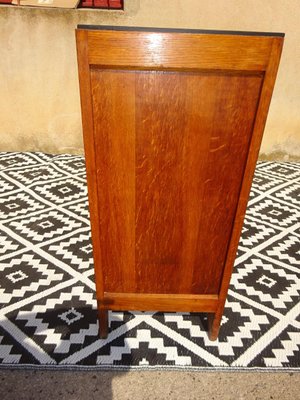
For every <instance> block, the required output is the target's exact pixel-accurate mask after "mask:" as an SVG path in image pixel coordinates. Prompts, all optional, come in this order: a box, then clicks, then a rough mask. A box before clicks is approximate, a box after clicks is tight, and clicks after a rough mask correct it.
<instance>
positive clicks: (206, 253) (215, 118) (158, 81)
mask: <svg viewBox="0 0 300 400" xmlns="http://www.w3.org/2000/svg"><path fill="white" fill-rule="evenodd" d="M261 82H262V76H261V75H257V74H256V75H255V74H253V75H241V74H238V75H232V74H231V75H229V74H218V75H216V74H209V73H206V74H205V73H166V72H139V73H137V77H136V93H137V95H136V110H135V117H136V165H137V169H136V210H137V214H136V269H137V275H136V276H137V288H138V291H139V292H144V293H151V292H153V293H195V294H196V293H198V294H199V293H201V294H217V293H218V292H219V287H220V282H221V278H222V271H223V267H224V262H225V257H226V252H227V246H228V242H229V238H230V235H231V230H232V224H233V220H234V216H235V211H236V206H237V202H238V196H239V191H240V186H241V181H242V177H243V172H244V167H245V162H246V156H247V152H248V147H249V142H250V138H251V134H252V127H253V121H254V119H255V114H256V109H257V104H258V99H259V95H260V88H261Z"/></svg>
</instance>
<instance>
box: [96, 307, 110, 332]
mask: <svg viewBox="0 0 300 400" xmlns="http://www.w3.org/2000/svg"><path fill="white" fill-rule="evenodd" d="M98 321H99V336H100V339H106V338H107V335H108V310H107V309H105V308H98Z"/></svg>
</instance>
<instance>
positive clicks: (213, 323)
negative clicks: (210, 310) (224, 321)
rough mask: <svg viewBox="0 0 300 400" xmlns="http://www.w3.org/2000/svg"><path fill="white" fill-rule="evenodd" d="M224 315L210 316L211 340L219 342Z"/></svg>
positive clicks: (209, 333)
mask: <svg viewBox="0 0 300 400" xmlns="http://www.w3.org/2000/svg"><path fill="white" fill-rule="evenodd" d="M221 318H222V314H217V313H216V314H208V336H209V339H210V340H217V339H218V335H219V330H220V325H221Z"/></svg>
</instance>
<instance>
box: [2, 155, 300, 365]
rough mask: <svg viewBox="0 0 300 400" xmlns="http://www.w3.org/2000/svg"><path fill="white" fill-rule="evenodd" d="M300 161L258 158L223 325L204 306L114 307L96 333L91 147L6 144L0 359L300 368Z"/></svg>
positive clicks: (27, 362)
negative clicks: (79, 150)
mask: <svg viewBox="0 0 300 400" xmlns="http://www.w3.org/2000/svg"><path fill="white" fill-rule="evenodd" d="M299 196H300V164H297V163H275V162H260V163H258V165H257V168H256V173H255V178H254V181H253V185H252V190H251V196H250V200H249V203H248V208H247V214H246V219H245V223H244V227H243V232H242V237H241V240H240V244H239V249H238V254H237V258H236V261H235V269H234V273H233V275H232V279H231V286H230V290H229V295H228V299H227V302H226V308H225V312H224V316H223V319H222V326H221V330H220V335H219V338H218V340H217V341H215V342H212V341H210V340H209V339H208V336H207V333H206V316H205V314H189V313H161V312H154V311H153V312H110V315H109V321H110V333H109V336H108V338H107V339H105V340H101V339H99V337H98V322H97V315H96V301H95V286H94V280H93V276H94V271H93V259H92V246H91V238H90V224H89V212H88V201H87V189H86V174H85V163H84V157H82V156H73V155H49V154H44V153H0V363H1V366H2V367H9V368H11V367H12V366H13V367H18V366H19V367H22V368H63V369H93V368H96V369H97V368H98V369H101V368H102V369H117V370H118V369H119V370H120V369H164V368H165V369H190V370H201V369H205V370H206V369H208V370H209V369H212V370H216V369H220V370H226V369H237V370H239V369H265V370H269V369H272V370H299V369H300V302H299V294H300V268H299V266H300V202H299Z"/></svg>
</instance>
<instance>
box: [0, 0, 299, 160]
mask: <svg viewBox="0 0 300 400" xmlns="http://www.w3.org/2000/svg"><path fill="white" fill-rule="evenodd" d="M162 6H163V7H162ZM299 21H300V3H299V0H284V1H282V0H214V1H209V0H125V11H124V12H116V11H115V12H110V11H103V10H101V11H100V10H97V11H87V10H57V9H48V10H47V9H44V10H42V9H34V8H16V7H7V6H0V137H1V141H0V150H8V151H10V150H12V151H20V150H35V151H46V152H71V153H78V152H79V153H80V152H82V151H83V145H82V138H81V135H82V132H81V117H80V102H79V90H78V78H77V65H76V51H75V38H74V29H75V27H76V25H77V24H78V23H81V24H99V25H109V24H110V25H128V26H160V27H182V28H203V29H225V30H226V29H228V30H250V31H251V30H252V31H275V32H276V31H277V32H285V33H286V40H285V45H284V51H283V56H282V61H281V66H280V70H279V75H278V80H277V84H276V88H275V92H274V96H273V100H272V103H271V109H270V114H269V118H268V122H267V126H266V130H265V136H264V141H263V144H262V148H261V152H262V153H264V154H265V155H267V156H269V157H270V156H274V155H275V156H277V157H281V158H283V159H288V158H289V159H294V158H299V159H300V83H299V81H300V78H299V71H300V44H299V42H300V28H299Z"/></svg>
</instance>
